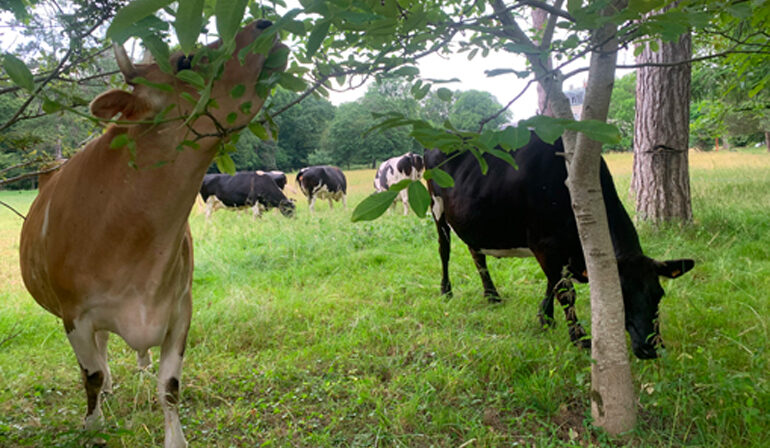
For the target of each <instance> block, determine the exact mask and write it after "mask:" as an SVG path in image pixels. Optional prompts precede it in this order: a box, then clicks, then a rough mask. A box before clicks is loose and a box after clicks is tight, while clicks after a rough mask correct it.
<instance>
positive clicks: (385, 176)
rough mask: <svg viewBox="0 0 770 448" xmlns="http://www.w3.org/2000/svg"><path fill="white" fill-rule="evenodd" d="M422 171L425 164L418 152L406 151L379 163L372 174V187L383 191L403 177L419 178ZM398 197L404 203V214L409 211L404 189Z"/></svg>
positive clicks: (407, 198)
mask: <svg viewBox="0 0 770 448" xmlns="http://www.w3.org/2000/svg"><path fill="white" fill-rule="evenodd" d="M424 171H425V164H424V162H423V160H422V156H421V155H419V154H415V153H413V152H408V153H406V154H404V155H401V156H397V157H392V158H390V159H388V160H386V161H384V162H382V163H381V164H380V168H379V169H378V170H377V174H376V175H375V176H374V189H375V190H377V191H385V190H387V189H388V188H390V186H391V185H393V184H397V183H398V182H400V181H402V180H404V179H412V180H419V179H420V178H421V177H422V173H423V172H424ZM398 198H400V199H401V203H402V204H404V216H406V215H407V214H408V213H409V195H408V193H407V191H406V189H403V190H401V191H400V192H399V193H398ZM394 203H395V201H394Z"/></svg>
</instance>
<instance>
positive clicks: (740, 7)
mask: <svg viewBox="0 0 770 448" xmlns="http://www.w3.org/2000/svg"><path fill="white" fill-rule="evenodd" d="M731 3H732V4H730V5H728V6H727V7H726V8H725V9H726V10H727V12H728V13H730V14H731V15H733V16H735V17H737V18H739V19H748V18H749V17H751V14H752V12H751V3H750V2H731Z"/></svg>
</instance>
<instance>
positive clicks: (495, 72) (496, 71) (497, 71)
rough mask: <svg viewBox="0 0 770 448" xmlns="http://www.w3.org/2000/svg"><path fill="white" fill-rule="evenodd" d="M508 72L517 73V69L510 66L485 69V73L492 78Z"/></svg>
mask: <svg viewBox="0 0 770 448" xmlns="http://www.w3.org/2000/svg"><path fill="white" fill-rule="evenodd" d="M508 73H516V71H515V70H513V69H510V68H495V69H492V70H484V74H485V75H487V76H488V77H490V78H491V77H493V76H500V75H505V74H508Z"/></svg>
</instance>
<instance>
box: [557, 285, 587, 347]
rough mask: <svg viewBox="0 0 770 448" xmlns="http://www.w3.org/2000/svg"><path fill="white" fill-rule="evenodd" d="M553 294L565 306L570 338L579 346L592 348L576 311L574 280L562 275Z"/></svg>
mask: <svg viewBox="0 0 770 448" xmlns="http://www.w3.org/2000/svg"><path fill="white" fill-rule="evenodd" d="M553 294H554V295H555V296H556V298H557V299H558V300H559V303H560V304H561V306H562V307H563V308H564V317H565V319H566V320H567V328H568V329H569V338H570V340H571V341H572V343H574V344H575V345H577V346H578V347H583V348H590V347H591V341H590V340H588V339H587V338H586V331H585V330H584V329H583V326H582V325H580V323H578V319H577V313H575V287H574V286H573V285H572V280H570V279H569V278H566V277H562V279H561V280H560V281H559V282H557V283H556V286H555V287H554V288H553Z"/></svg>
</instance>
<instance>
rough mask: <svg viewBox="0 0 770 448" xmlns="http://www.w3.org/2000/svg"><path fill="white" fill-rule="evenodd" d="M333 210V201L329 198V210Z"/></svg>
mask: <svg viewBox="0 0 770 448" xmlns="http://www.w3.org/2000/svg"><path fill="white" fill-rule="evenodd" d="M333 208H334V200H333V199H332V198H331V197H330V198H329V210H331V209H333Z"/></svg>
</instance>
